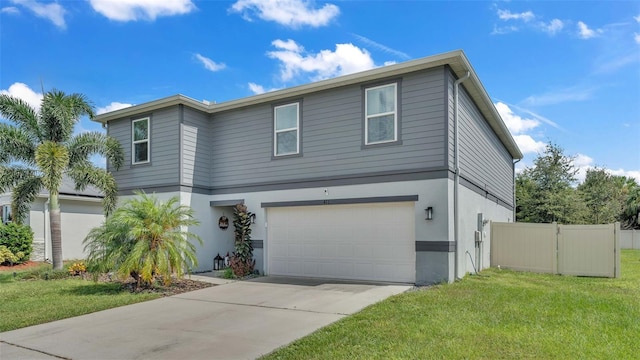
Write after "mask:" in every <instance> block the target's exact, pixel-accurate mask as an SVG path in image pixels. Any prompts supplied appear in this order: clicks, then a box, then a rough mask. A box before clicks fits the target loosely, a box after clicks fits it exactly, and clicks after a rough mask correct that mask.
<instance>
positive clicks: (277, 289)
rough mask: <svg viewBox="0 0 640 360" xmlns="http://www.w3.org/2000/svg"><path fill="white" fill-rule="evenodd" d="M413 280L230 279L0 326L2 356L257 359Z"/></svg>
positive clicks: (396, 291) (396, 290) (22, 357)
mask: <svg viewBox="0 0 640 360" xmlns="http://www.w3.org/2000/svg"><path fill="white" fill-rule="evenodd" d="M194 278H198V277H194ZM201 279H205V278H204V277H202V278H201ZM409 288H410V285H398V284H366V283H350V282H342V281H330V280H318V279H292V278H276V277H273V278H272V277H265V278H258V279H256V280H254V281H238V282H231V283H227V284H222V285H218V286H213V287H210V288H206V289H201V290H197V291H192V292H189V293H183V294H179V295H175V296H171V297H166V298H162V299H157V300H152V301H147V302H143V303H138V304H133V305H128V306H123V307H119V308H115V309H109V310H105V311H100V312H96V313H92V314H87V315H83V316H78V317H75V318H70V319H65V320H60V321H54V322H51V323H47V324H42V325H36V326H31V327H28V328H23V329H18V330H13V331H8V332H4V333H0V358H1V359H254V358H256V357H259V356H261V355H264V354H267V353H269V352H271V351H273V350H275V349H277V348H279V347H281V346H284V345H286V344H289V343H290V342H292V341H294V340H296V339H298V338H301V337H303V336H305V335H308V334H310V333H312V332H314V331H315V330H317V329H319V328H321V327H324V326H326V325H328V324H331V323H332V322H334V321H337V320H339V319H341V318H343V317H345V316H347V315H349V314H353V313H355V312H357V311H359V310H361V309H363V308H364V307H366V306H368V305H371V304H373V303H376V302H378V301H381V300H383V299H385V298H387V297H389V296H391V295H395V294H398V293H401V292H404V291H406V290H407V289H409Z"/></svg>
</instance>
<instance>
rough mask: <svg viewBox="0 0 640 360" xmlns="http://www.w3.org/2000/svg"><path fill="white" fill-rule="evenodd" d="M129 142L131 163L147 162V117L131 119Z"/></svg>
mask: <svg viewBox="0 0 640 360" xmlns="http://www.w3.org/2000/svg"><path fill="white" fill-rule="evenodd" d="M131 128H132V131H131V133H132V134H133V136H132V138H131V139H132V142H131V163H132V164H144V163H148V162H149V118H144V119H138V120H133V122H132V123H131Z"/></svg>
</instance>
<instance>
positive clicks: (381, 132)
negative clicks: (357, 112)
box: [364, 83, 398, 145]
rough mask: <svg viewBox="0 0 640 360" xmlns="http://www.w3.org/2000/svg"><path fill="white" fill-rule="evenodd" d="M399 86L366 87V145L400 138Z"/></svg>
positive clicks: (394, 84)
mask: <svg viewBox="0 0 640 360" xmlns="http://www.w3.org/2000/svg"><path fill="white" fill-rule="evenodd" d="M397 99H398V86H397V84H396V83H393V84H387V85H381V86H375V87H371V88H368V89H365V125H364V126H365V145H370V144H379V143H386V142H393V141H397V140H398V110H397V109H398V106H397V104H396V102H397Z"/></svg>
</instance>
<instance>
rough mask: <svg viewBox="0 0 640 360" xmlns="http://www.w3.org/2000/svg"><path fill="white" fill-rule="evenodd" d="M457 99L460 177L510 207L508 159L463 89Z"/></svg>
mask: <svg viewBox="0 0 640 360" xmlns="http://www.w3.org/2000/svg"><path fill="white" fill-rule="evenodd" d="M463 84H464V83H463ZM458 96H459V98H458V101H459V104H458V105H459V108H458V110H459V120H460V123H459V124H458V125H459V129H458V131H459V133H458V136H459V139H458V141H459V144H460V149H459V151H460V176H462V177H464V178H465V179H467V180H469V181H471V182H473V183H475V184H476V185H477V186H479V187H481V188H483V189H485V190H486V191H488V192H489V193H491V194H492V195H494V196H497V197H499V198H500V199H502V200H504V201H506V202H507V203H510V204H513V169H512V161H513V160H512V158H511V155H510V154H509V152H508V151H507V149H506V148H505V146H504V145H503V144H502V142H501V141H500V139H498V136H497V135H496V134H495V132H494V131H493V129H491V127H490V126H489V124H488V122H487V121H486V120H485V118H484V117H483V116H482V114H481V113H480V111H479V110H478V108H477V107H476V105H475V104H474V103H473V101H472V100H471V98H470V97H469V95H468V94H467V92H466V90H464V87H463V86H460V92H459V94H458Z"/></svg>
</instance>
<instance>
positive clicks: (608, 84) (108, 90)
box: [0, 0, 640, 182]
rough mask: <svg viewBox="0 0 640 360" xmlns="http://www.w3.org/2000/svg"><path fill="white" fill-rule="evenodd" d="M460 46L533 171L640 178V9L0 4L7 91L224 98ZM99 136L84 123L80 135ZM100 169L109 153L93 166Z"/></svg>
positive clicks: (105, 1) (292, 2)
mask: <svg viewBox="0 0 640 360" xmlns="http://www.w3.org/2000/svg"><path fill="white" fill-rule="evenodd" d="M457 49H462V50H463V51H464V52H465V53H466V55H467V57H468V58H469V60H470V62H471V64H472V66H473V67H474V69H475V71H476V73H477V74H478V77H479V78H480V80H481V81H482V83H483V85H484V87H485V89H486V90H487V92H488V94H489V96H490V98H491V99H492V101H493V102H494V104H495V106H496V109H497V110H498V112H499V113H500V115H501V116H502V119H503V120H504V121H505V124H506V125H507V127H508V128H509V130H510V131H511V133H512V135H513V137H514V139H515V140H516V142H517V143H518V145H519V147H520V149H521V151H522V152H523V154H524V159H523V160H522V161H521V162H520V163H518V164H517V169H518V171H521V170H522V169H524V168H525V167H530V166H532V165H533V160H534V159H535V158H536V156H537V155H538V154H539V153H540V152H542V151H544V147H545V145H546V144H547V143H549V142H552V143H554V144H557V145H559V146H560V147H562V148H563V149H564V151H565V154H566V155H569V156H572V157H574V165H575V166H576V168H578V169H580V172H579V174H578V178H579V179H583V178H584V175H585V172H586V170H587V169H590V168H594V167H600V168H606V169H608V170H609V171H610V172H611V173H612V174H615V175H625V176H630V177H634V178H635V179H637V180H638V182H640V2H637V1H628V2H626V1H590V2H578V1H496V2H490V1H486V2H485V1H464V2H463V1H446V2H445V1H347V2H341V1H310V0H273V1H266V0H238V1H235V2H233V1H198V0H162V1H160V0H158V1H155V0H88V1H82V0H76V1H44V0H42V1H38V0H0V92H1V93H6V94H10V95H12V96H16V97H20V98H22V99H24V100H26V101H28V102H29V103H30V104H32V105H33V106H34V107H36V108H37V107H38V106H39V102H40V99H41V98H42V92H43V90H44V91H45V92H46V91H48V90H51V89H58V90H62V91H64V92H66V93H81V94H84V95H86V96H87V97H88V98H89V99H90V100H91V101H92V103H93V104H94V106H95V108H96V111H97V112H98V113H104V112H107V111H112V110H116V109H119V108H123V107H127V106H131V105H136V104H142V103H145V102H148V101H152V100H156V99H159V98H163V97H167V96H171V95H175V94H183V95H186V96H188V97H191V98H194V99H196V100H207V101H211V102H214V101H215V102H218V103H219V102H224V101H228V100H233V99H238V98H243V97H247V96H251V95H253V94H258V93H262V92H265V91H273V90H276V89H282V88H287V87H291V86H295V85H300V84H305V83H309V82H313V81H317V80H321V79H327V78H332V77H336V76H340V75H344V74H350V73H354V72H358V71H363V70H368V69H371V68H375V67H380V66H385V65H389V64H394V63H400V62H404V61H408V60H412V59H418V58H421V57H425V56H430V55H436V54H439V53H443V52H447V51H451V50H457ZM92 130H101V127H100V125H99V124H98V123H95V122H92V121H90V120H88V119H82V121H81V122H80V124H79V125H78V126H77V129H76V131H77V132H83V131H92ZM96 161H97V162H98V163H104V160H100V159H98V160H96Z"/></svg>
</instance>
